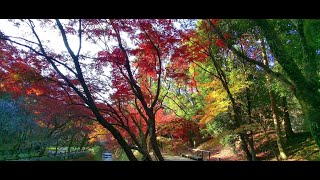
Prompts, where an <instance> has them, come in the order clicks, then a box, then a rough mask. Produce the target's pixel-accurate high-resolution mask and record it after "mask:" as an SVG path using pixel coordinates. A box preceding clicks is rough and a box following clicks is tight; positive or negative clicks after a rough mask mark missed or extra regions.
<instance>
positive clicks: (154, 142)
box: [150, 119, 164, 161]
mask: <svg viewBox="0 0 320 180" xmlns="http://www.w3.org/2000/svg"><path fill="white" fill-rule="evenodd" d="M150 143H151V146H152V149H153V153H154V155H155V156H156V158H157V159H158V160H159V161H164V159H163V157H162V154H161V151H160V148H159V145H158V141H157V135H156V124H155V119H153V121H150Z"/></svg>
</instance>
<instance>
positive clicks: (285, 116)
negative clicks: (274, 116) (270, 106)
mask: <svg viewBox="0 0 320 180" xmlns="http://www.w3.org/2000/svg"><path fill="white" fill-rule="evenodd" d="M281 102H282V103H281V105H282V113H283V121H284V131H285V134H286V138H287V139H290V138H291V137H293V136H294V132H293V130H292V126H291V121H290V116H289V111H288V104H287V97H285V96H282V97H281Z"/></svg>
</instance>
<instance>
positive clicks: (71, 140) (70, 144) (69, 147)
mask: <svg viewBox="0 0 320 180" xmlns="http://www.w3.org/2000/svg"><path fill="white" fill-rule="evenodd" d="M76 134H77V133H74V134H72V136H71V139H70V142H69V145H68V153H70V149H71V146H72V142H73V139H74V136H75V135H76Z"/></svg>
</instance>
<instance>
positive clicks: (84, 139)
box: [80, 134, 88, 151]
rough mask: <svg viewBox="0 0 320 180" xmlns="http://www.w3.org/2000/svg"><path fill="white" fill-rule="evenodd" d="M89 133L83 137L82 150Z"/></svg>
mask: <svg viewBox="0 0 320 180" xmlns="http://www.w3.org/2000/svg"><path fill="white" fill-rule="evenodd" d="M87 136H88V135H87V134H86V135H85V136H84V137H83V139H82V141H81V144H80V151H81V150H82V148H83V147H84V145H85V143H86V140H87Z"/></svg>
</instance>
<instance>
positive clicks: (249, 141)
mask: <svg viewBox="0 0 320 180" xmlns="http://www.w3.org/2000/svg"><path fill="white" fill-rule="evenodd" d="M246 98H247V111H248V120H249V124H252V116H251V99H250V90H249V88H246ZM248 143H249V147H250V149H251V155H252V161H256V160H257V157H256V152H255V149H254V141H253V133H252V130H250V131H249V134H248Z"/></svg>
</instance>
